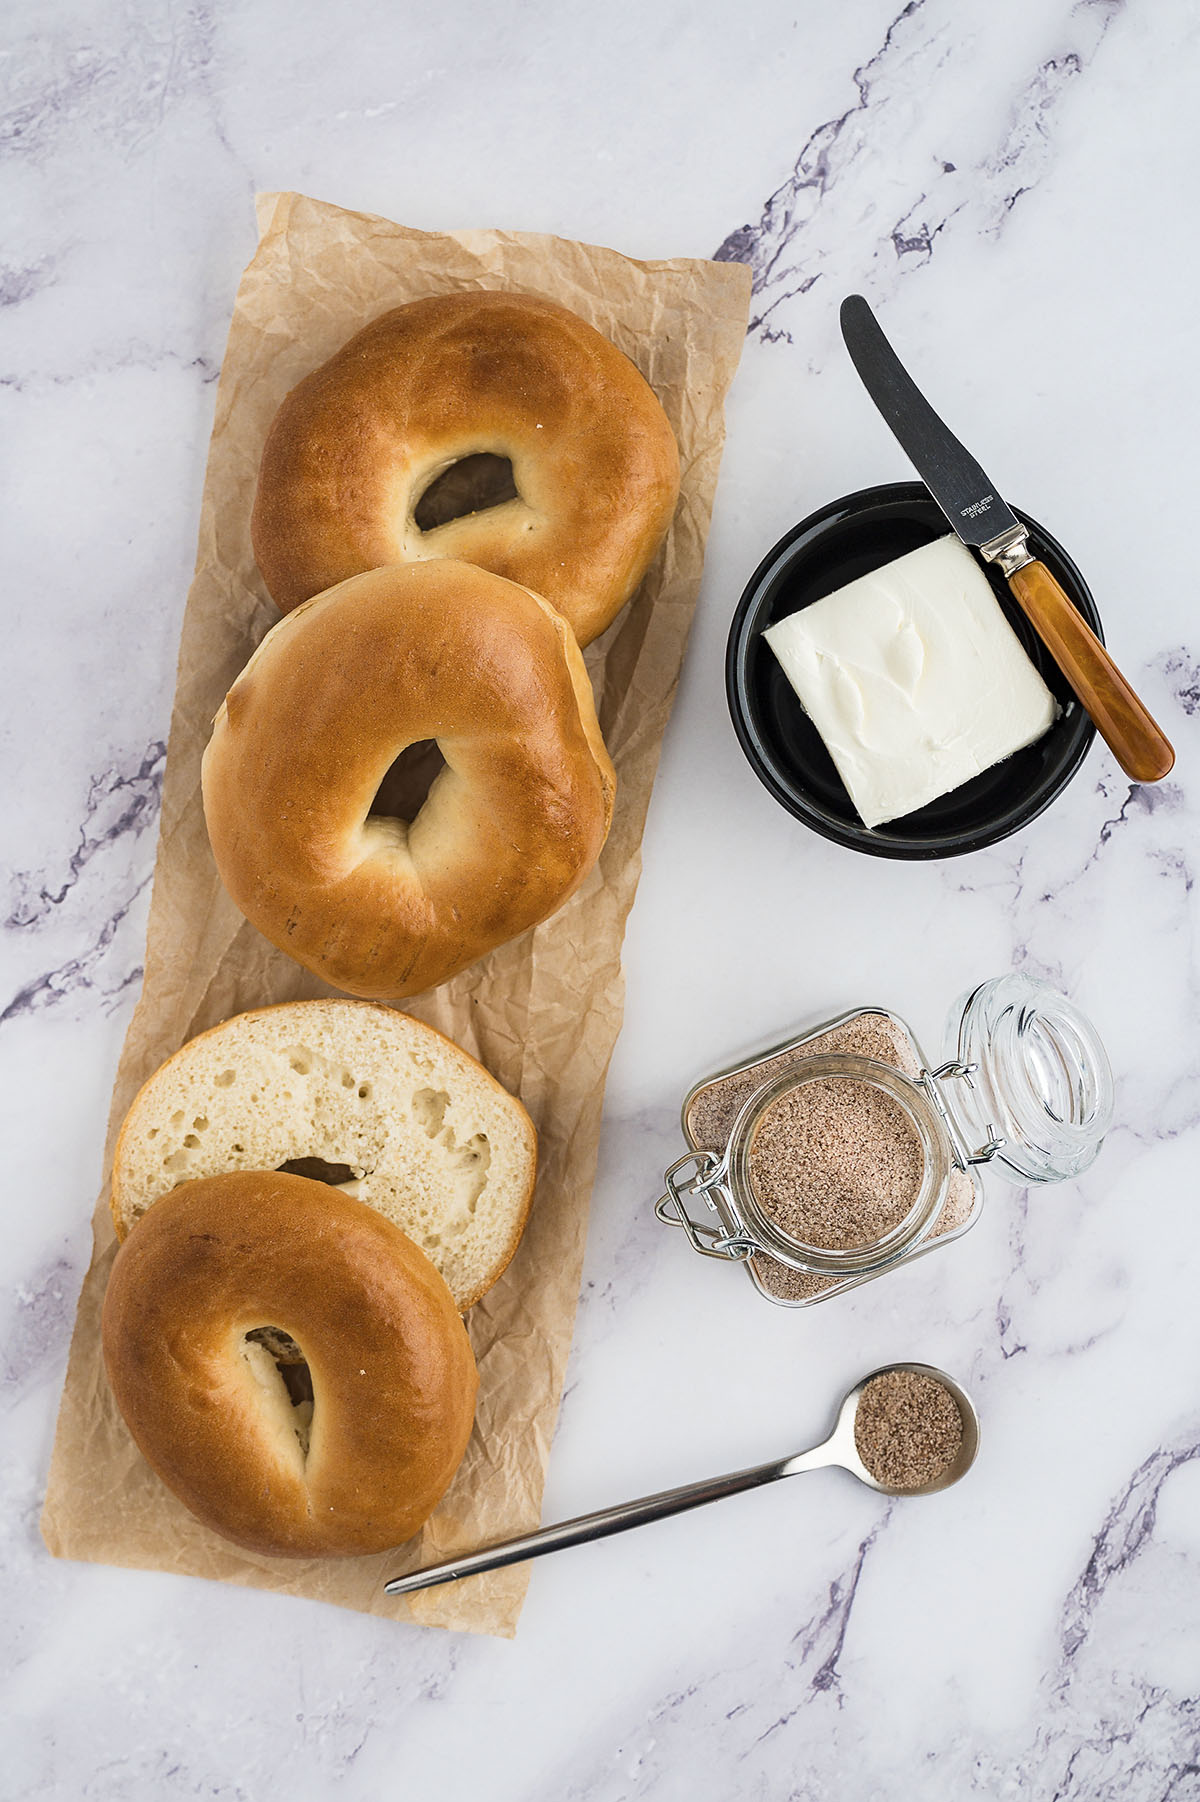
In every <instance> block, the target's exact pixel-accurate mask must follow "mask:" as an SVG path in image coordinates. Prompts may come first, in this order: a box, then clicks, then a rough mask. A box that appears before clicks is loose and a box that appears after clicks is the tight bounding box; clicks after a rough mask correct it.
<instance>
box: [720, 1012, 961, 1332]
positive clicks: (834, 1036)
mask: <svg viewBox="0 0 1200 1802" xmlns="http://www.w3.org/2000/svg"><path fill="white" fill-rule="evenodd" d="M834 1051H839V1052H848V1053H849V1054H850V1055H852V1056H854V1057H869V1058H874V1059H875V1060H876V1062H877V1063H881V1064H892V1065H894V1067H895V1068H896V1069H898V1070H903V1072H904V1074H905V1075H906V1076H917V1075H919V1074H920V1070H921V1060H920V1058H919V1057H918V1056H917V1051H916V1047H915V1046H914V1045H913V1042H912V1040H911V1039H910V1038H909V1036H908V1034H907V1033H906V1032H905V1031H903V1029H902V1028H901V1027H899V1026H898V1025H897V1024H896V1023H895V1021H893V1020H889V1019H888V1018H887V1016H886V1015H885V1014H859V1015H858V1016H857V1017H856V1018H855V1019H853V1020H847V1021H846V1022H845V1023H844V1024H843V1025H841V1026H833V1027H831V1028H830V1030H829V1031H828V1032H823V1033H821V1034H820V1035H819V1036H818V1037H817V1038H814V1039H808V1040H807V1041H806V1042H805V1043H804V1044H803V1045H797V1046H794V1047H793V1048H792V1049H791V1050H790V1051H783V1052H781V1053H780V1054H779V1056H778V1057H773V1058H769V1059H768V1060H767V1061H766V1062H765V1063H762V1064H758V1065H756V1066H755V1068H754V1069H753V1070H741V1071H735V1072H734V1074H733V1075H731V1076H719V1077H717V1079H716V1081H715V1082H710V1083H706V1084H705V1085H704V1087H703V1088H702V1089H699V1090H697V1092H696V1094H695V1095H693V1097H692V1099H691V1102H690V1103H689V1105H688V1110H687V1120H686V1127H687V1132H688V1137H689V1138H690V1140H691V1142H692V1144H693V1145H694V1146H695V1147H696V1149H697V1150H699V1151H721V1150H723V1149H724V1147H725V1144H726V1142H727V1140H728V1138H729V1134H730V1131H731V1129H732V1127H733V1123H734V1120H735V1119H736V1118H737V1115H738V1112H739V1110H740V1108H741V1106H742V1103H743V1102H744V1101H746V1100H747V1099H748V1098H749V1097H750V1096H751V1095H752V1094H753V1093H754V1091H755V1089H758V1088H761V1087H762V1085H763V1083H765V1082H766V1081H768V1079H769V1078H770V1077H772V1076H776V1075H778V1073H779V1072H780V1071H781V1070H790V1069H793V1068H794V1067H795V1066H796V1065H797V1064H798V1063H800V1062H801V1061H802V1060H803V1059H805V1058H810V1057H823V1056H826V1055H827V1054H828V1053H830V1052H834ZM810 1086H815V1085H810ZM975 1199H976V1190H975V1184H974V1182H973V1181H972V1179H971V1177H970V1176H968V1175H967V1174H966V1173H965V1172H964V1171H961V1170H955V1171H953V1172H952V1173H951V1177H950V1183H949V1187H948V1189H947V1192H946V1199H945V1201H944V1202H943V1203H942V1208H941V1212H940V1213H939V1215H938V1217H937V1220H936V1221H935V1222H934V1226H933V1231H932V1233H931V1234H930V1238H932V1239H936V1238H937V1237H938V1236H939V1234H941V1233H949V1232H953V1231H954V1230H955V1229H956V1228H957V1227H960V1226H962V1225H963V1224H964V1222H965V1221H967V1220H968V1219H969V1218H970V1215H971V1210H972V1208H973V1207H974V1206H975ZM751 1261H752V1263H753V1266H754V1274H755V1276H756V1277H757V1279H758V1281H759V1283H760V1284H761V1285H762V1287H763V1288H764V1289H765V1290H766V1291H767V1293H768V1295H772V1296H774V1297H775V1299H776V1300H777V1301H783V1302H804V1301H812V1300H814V1299H815V1298H816V1297H817V1296H818V1295H821V1294H823V1293H824V1292H825V1291H826V1290H827V1289H833V1288H836V1287H837V1285H838V1282H839V1279H838V1278H837V1277H829V1276H808V1275H806V1274H805V1273H804V1271H802V1270H790V1269H789V1268H788V1266H787V1265H786V1264H780V1263H779V1262H778V1261H777V1260H776V1259H775V1258H770V1257H767V1255H766V1254H765V1253H763V1252H758V1253H756V1254H755V1256H754V1258H753V1259H752V1260H751Z"/></svg>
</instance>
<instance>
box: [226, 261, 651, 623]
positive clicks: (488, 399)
mask: <svg viewBox="0 0 1200 1802" xmlns="http://www.w3.org/2000/svg"><path fill="white" fill-rule="evenodd" d="M480 455H490V456H492V457H501V458H507V459H509V461H510V462H511V464H512V477H513V483H514V484H515V487H516V494H515V496H514V497H513V498H512V499H510V500H506V501H502V502H501V503H500V504H499V505H495V506H491V507H487V508H485V510H483V511H480V512H475V513H470V514H467V515H464V516H460V517H459V518H457V519H451V520H449V521H447V522H446V523H444V524H441V525H434V526H432V527H430V529H429V530H426V531H422V530H421V529H420V527H419V526H418V524H417V518H416V515H417V511H418V507H419V505H420V502H421V500H422V497H423V496H424V495H425V494H426V493H427V492H428V490H429V489H430V487H431V485H432V484H433V483H434V482H435V481H436V479H437V478H438V477H439V476H441V475H443V474H444V473H445V472H446V471H447V470H448V469H450V468H451V467H452V466H454V465H455V464H457V463H459V462H460V461H461V460H463V459H464V458H468V457H478V456H480ZM678 493H679V452H678V448H677V446H676V443H675V437H674V434H673V433H672V431H671V427H670V425H669V423H668V421H667V417H666V414H665V413H664V412H663V410H662V408H661V406H660V405H659V403H658V401H657V400H656V398H655V396H654V391H653V390H652V389H651V388H650V386H649V384H648V383H647V382H646V381H645V380H644V378H643V377H642V376H641V375H640V374H639V372H638V370H637V369H636V367H635V366H634V364H633V363H631V362H630V360H629V358H628V357H626V356H624V355H623V354H622V352H621V351H619V350H618V349H617V348H616V346H615V345H613V344H611V343H610V342H609V340H608V339H607V338H605V337H603V336H602V335H601V334H600V333H599V332H598V331H596V330H594V329H593V327H592V326H590V325H588V324H587V323H586V322H585V321H584V320H582V319H580V318H579V317H578V315H577V314H575V313H572V312H569V311H568V310H567V308H566V307H560V306H557V305H555V304H554V302H552V301H549V300H542V299H540V298H538V297H537V296H535V295H531V294H505V293H494V292H478V293H464V294H439V295H435V296H432V297H430V298H429V299H426V300H416V301H412V302H410V303H409V305H407V306H402V307H396V308H395V309H394V310H393V311H392V312H390V313H385V314H383V316H382V317H381V318H379V319H376V320H374V321H373V322H372V324H370V325H368V326H367V327H366V328H365V329H364V330H363V331H361V332H359V333H358V334H357V335H356V336H355V337H353V338H351V339H350V342H349V343H348V344H346V345H344V346H343V347H342V349H341V350H340V351H338V352H337V354H336V355H335V356H333V357H331V358H330V359H329V361H328V362H327V363H324V364H322V366H321V367H320V368H319V369H317V370H314V372H313V373H312V374H311V375H309V376H307V377H306V378H305V380H304V381H302V382H301V383H300V385H299V386H298V387H296V388H293V389H292V391H291V393H290V394H289V395H288V396H287V398H286V399H285V400H284V402H283V405H282V406H281V407H280V409H279V411H278V413H277V414H276V415H275V419H274V423H273V424H272V426H271V429H270V431H269V433H268V436H267V441H266V446H265V448H264V450H263V456H262V464H261V468H260V471H259V478H258V489H257V493H256V495H255V500H254V511H253V516H252V520H251V536H252V538H253V543H254V554H255V556H256V558H257V559H258V567H259V569H260V570H261V571H262V576H263V580H264V581H265V582H266V584H267V587H268V589H269V590H270V593H271V596H272V598H273V600H274V601H275V602H276V604H277V605H278V606H279V608H280V609H281V610H282V611H283V612H285V613H286V612H288V611H290V609H291V608H293V607H295V606H298V605H299V603H300V602H301V601H305V600H308V599H309V597H310V596H312V595H314V594H319V593H321V591H322V590H324V589H326V588H331V587H332V586H333V585H334V584H335V583H337V582H341V581H343V580H344V579H345V578H346V577H347V576H353V575H357V574H358V573H359V572H360V571H361V570H367V569H376V568H378V567H379V566H380V565H382V564H387V563H405V562H410V561H424V560H426V559H428V558H433V557H455V558H461V559H462V560H463V561H465V562H468V563H477V564H479V565H480V566H481V567H482V568H484V569H489V570H492V571H493V572H494V573H495V574H497V575H501V576H507V577H508V578H509V579H510V580H511V581H514V582H520V583H521V584H522V585H524V586H526V587H529V588H532V589H534V590H535V591H536V592H537V593H538V594H542V595H545V597H546V599H547V600H548V601H550V602H551V603H552V604H553V605H554V606H555V607H557V608H558V610H559V612H560V613H563V614H564V615H565V616H566V618H567V619H568V620H570V622H571V626H572V628H573V629H574V632H575V635H576V637H577V638H578V640H579V642H580V644H583V645H586V644H589V643H590V642H591V640H592V639H593V638H597V637H598V636H599V635H600V633H601V632H603V630H604V628H605V627H606V626H607V625H608V624H609V622H610V621H611V620H612V619H613V618H614V617H615V615H616V614H617V613H618V612H619V611H620V609H621V608H622V607H623V606H624V605H625V603H626V601H628V600H629V599H630V597H631V596H632V594H633V592H634V590H635V589H636V587H637V585H638V583H639V582H640V581H641V579H642V577H643V576H644V575H645V573H646V570H647V568H648V567H649V564H650V561H651V559H652V557H653V556H654V553H655V551H656V550H657V549H658V547H659V545H660V544H661V543H662V540H663V537H664V536H665V534H666V530H667V527H668V525H669V524H670V521H671V516H672V514H673V512H674V510H675V501H676V497H677V495H678Z"/></svg>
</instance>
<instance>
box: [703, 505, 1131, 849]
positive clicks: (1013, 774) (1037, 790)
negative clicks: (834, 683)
mask: <svg viewBox="0 0 1200 1802" xmlns="http://www.w3.org/2000/svg"><path fill="white" fill-rule="evenodd" d="M1014 511H1015V509H1014ZM1017 516H1018V518H1019V519H1021V520H1022V521H1023V523H1024V524H1025V525H1027V526H1028V527H1029V548H1030V550H1031V551H1032V552H1033V554H1034V556H1035V557H1040V558H1041V560H1042V562H1043V563H1045V564H1046V565H1047V567H1048V568H1049V569H1050V570H1051V571H1052V573H1053V574H1054V575H1055V576H1057V578H1058V580H1059V582H1060V583H1061V584H1062V586H1063V588H1064V589H1065V590H1066V592H1067V594H1068V595H1069V596H1070V598H1071V600H1072V601H1073V602H1074V604H1075V606H1076V607H1077V608H1078V609H1079V611H1080V613H1082V615H1083V617H1084V619H1086V620H1087V622H1088V624H1089V625H1090V626H1091V628H1092V630H1093V631H1094V632H1096V633H1097V634H1098V635H1099V636H1100V637H1101V638H1102V637H1103V632H1102V630H1101V626H1100V618H1099V615H1098V614H1097V612H1096V607H1095V603H1094V602H1093V600H1092V597H1091V594H1090V593H1089V591H1088V586H1087V583H1086V582H1085V581H1084V579H1083V577H1082V576H1081V575H1080V573H1079V571H1078V570H1077V569H1076V567H1075V565H1074V564H1073V563H1072V561H1071V559H1070V558H1069V557H1068V556H1067V553H1066V552H1065V551H1064V550H1063V548H1062V546H1061V545H1060V544H1057V543H1056V542H1055V540H1054V539H1053V538H1051V536H1050V534H1049V533H1048V532H1046V531H1044V530H1043V528H1042V527H1041V526H1039V525H1038V524H1037V522H1036V520H1033V519H1030V517H1029V515H1028V514H1027V513H1018V515H1017ZM948 530H949V527H948V526H947V523H946V519H945V516H944V514H943V513H942V511H941V509H940V508H939V507H938V505H937V503H936V502H935V501H934V500H933V499H932V497H931V496H930V494H929V491H928V489H926V488H924V487H923V486H922V485H921V483H919V482H893V483H889V484H887V485H886V486H884V487H880V488H864V489H863V490H862V492H861V493H859V494H850V495H847V496H846V497H845V498H844V499H843V500H839V501H832V502H831V503H830V505H829V506H828V507H822V509H821V511H820V512H819V513H813V514H811V515H810V516H809V518H808V519H806V520H803V521H802V522H801V524H800V525H798V526H796V527H795V528H794V529H793V530H792V531H790V532H789V533H788V535H787V537H786V538H781V539H780V541H779V543H778V544H777V545H776V546H775V548H774V550H773V551H771V552H770V554H769V555H768V556H766V557H764V559H763V561H762V562H761V563H760V564H759V566H758V568H757V569H756V570H755V572H754V575H753V576H752V577H751V579H750V582H749V584H748V585H747V587H746V591H745V593H744V594H743V595H742V598H741V601H740V602H739V603H738V609H737V612H736V613H735V614H734V616H733V626H732V628H731V630H730V633H729V648H728V651H727V653H726V659H725V685H726V690H727V692H728V696H729V711H730V713H731V715H732V716H733V724H734V729H735V731H736V732H737V735H738V738H739V740H740V742H741V746H742V749H743V751H745V753H746V756H747V757H748V758H749V760H750V764H751V767H752V768H753V770H754V772H755V774H756V775H757V776H758V778H759V780H760V781H761V782H762V783H763V785H764V787H766V788H768V789H769V790H770V792H771V793H772V794H773V795H774V797H775V799H776V800H777V801H778V802H779V804H780V806H781V807H786V808H787V810H788V812H789V813H792V814H795V816H796V818H797V819H798V820H803V821H804V823H805V825H806V826H811V827H812V829H813V831H814V832H820V833H822V834H823V835H824V837H826V838H831V839H833V840H834V841H835V842H836V843H837V844H839V845H848V846H849V847H850V849H851V850H854V851H866V852H868V853H869V854H870V855H871V856H872V857H910V858H916V857H958V856H960V855H961V854H962V853H963V852H965V851H980V850H982V849H983V847H984V846H985V845H994V844H995V843H996V842H997V841H998V840H999V839H1002V838H1007V837H1008V835H1009V834H1010V833H1012V832H1017V831H1019V830H1020V828H1021V827H1022V826H1027V825H1028V824H1029V822H1030V821H1031V820H1035V819H1036V818H1037V816H1038V814H1039V813H1041V812H1042V811H1043V809H1044V808H1047V807H1049V805H1050V803H1051V801H1053V800H1054V798H1055V796H1056V795H1059V794H1061V793H1062V791H1063V789H1064V788H1065V787H1066V785H1067V783H1068V782H1069V781H1070V780H1071V777H1072V776H1073V775H1074V774H1075V772H1076V770H1077V769H1078V768H1079V766H1080V764H1081V763H1082V762H1083V759H1084V756H1085V755H1086V753H1087V749H1088V746H1089V745H1090V744H1091V742H1092V739H1093V738H1094V737H1095V727H1094V726H1093V725H1092V722H1091V720H1090V719H1089V718H1088V716H1087V714H1086V713H1085V712H1084V711H1083V708H1082V707H1081V706H1080V705H1079V702H1078V701H1077V700H1076V699H1075V696H1074V695H1073V694H1072V692H1071V690H1070V689H1069V688H1068V686H1067V684H1066V682H1065V681H1064V679H1063V676H1062V672H1061V671H1060V670H1059V668H1058V665H1057V664H1056V663H1055V662H1054V660H1053V658H1052V657H1051V656H1050V653H1049V651H1047V650H1046V648H1045V646H1044V645H1043V644H1042V641H1041V639H1040V638H1038V636H1037V634H1036V633H1035V632H1034V630H1033V628H1032V627H1031V626H1030V624H1029V622H1028V621H1027V619H1026V618H1025V615H1024V614H1023V613H1022V612H1021V609H1020V608H1019V607H1018V605H1017V603H1016V601H1015V600H1014V598H1013V596H1012V594H1011V592H1010V590H1009V587H1008V584H1007V582H1006V581H1005V580H1004V578H1003V576H1001V575H1000V573H999V572H998V571H997V570H996V569H995V568H994V567H993V566H992V565H990V564H988V565H983V566H982V567H983V568H984V571H985V574H986V575H987V577H988V579H989V580H990V582H991V584H992V588H993V590H994V591H995V595H996V599H997V600H998V601H999V603H1000V605H1001V607H1002V608H1003V609H1004V614H1005V617H1006V618H1007V619H1008V621H1009V623H1010V624H1011V625H1012V627H1013V629H1014V630H1015V632H1016V634H1017V637H1018V638H1019V639H1020V641H1021V643H1022V645H1023V646H1024V648H1025V650H1026V651H1027V652H1028V654H1029V656H1030V657H1031V658H1032V659H1033V662H1034V663H1035V664H1036V665H1037V668H1038V669H1039V670H1040V671H1041V674H1042V677H1043V679H1044V681H1045V682H1046V685H1047V687H1048V688H1049V689H1050V690H1051V692H1052V693H1053V695H1054V697H1055V699H1056V700H1057V701H1058V703H1059V705H1060V707H1061V709H1062V712H1061V714H1060V715H1059V717H1058V719H1057V720H1056V721H1055V723H1054V725H1053V726H1051V728H1050V730H1049V732H1047V733H1046V735H1045V736H1044V737H1043V738H1040V739H1039V740H1038V742H1037V743H1036V744H1035V745H1030V746H1029V747H1028V748H1027V749H1026V750H1024V751H1017V752H1015V753H1014V755H1013V756H1012V757H1006V758H1005V760H1004V762H1003V763H998V764H996V765H995V767H994V768H993V769H990V770H985V771H984V773H983V774H982V775H981V776H975V777H973V778H972V780H971V781H970V782H965V783H964V784H963V785H962V787H961V788H956V789H955V790H954V791H953V792H952V793H951V794H948V795H943V796H942V798H941V799H940V800H938V801H931V802H930V804H929V806H928V807H922V808H921V809H920V810H919V811H918V812H917V813H910V814H907V815H905V817H904V818H903V819H900V820H893V821H890V822H889V823H888V824H887V825H884V826H874V827H867V826H864V825H863V823H862V821H861V820H860V819H859V817H858V814H857V813H856V812H855V809H854V805H853V803H852V802H851V800H850V797H849V795H848V794H847V793H846V790H845V787H844V786H843V783H842V779H841V777H840V776H839V775H838V773H837V770H836V769H835V768H834V765H833V759H832V758H831V757H830V755H829V752H828V751H827V750H826V749H825V745H824V743H823V742H822V739H821V737H820V734H819V733H818V732H817V729H816V727H815V726H814V725H813V723H812V721H811V720H810V719H809V717H808V715H807V714H806V713H805V711H804V709H803V707H802V706H801V705H800V701H799V699H798V697H797V695H796V693H795V690H794V689H793V688H792V686H791V684H790V683H789V682H788V679H787V677H786V676H785V675H784V673H783V671H782V669H781V668H780V666H779V663H778V661H777V660H776V657H775V655H774V652H773V651H772V650H771V648H770V646H769V645H768V644H767V642H766V640H765V639H764V638H763V632H764V630H765V628H766V627H767V626H772V625H774V624H775V622H776V620H780V619H785V618H786V617H787V616H788V614H790V613H796V612H797V611H798V610H799V609H800V608H801V607H807V606H808V605H809V603H810V602H812V601H819V600H821V599H822V597H823V596H824V595H827V594H832V593H833V591H834V590H835V589H837V588H841V587H842V586H843V585H844V584H845V583H846V582H852V581H853V580H854V579H855V577H856V576H865V575H866V574H867V573H868V571H870V570H872V569H878V568H879V566H880V564H882V563H890V562H891V561H892V559H893V558H895V557H902V556H904V554H905V552H906V551H915V550H916V549H917V548H918V547H919V546H920V545H922V544H928V543H929V541H930V540H931V539H933V538H941V537H944V536H945V534H946V533H947V531H948Z"/></svg>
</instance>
